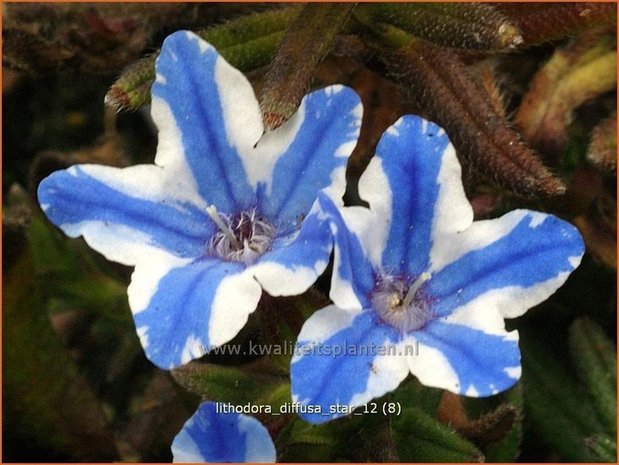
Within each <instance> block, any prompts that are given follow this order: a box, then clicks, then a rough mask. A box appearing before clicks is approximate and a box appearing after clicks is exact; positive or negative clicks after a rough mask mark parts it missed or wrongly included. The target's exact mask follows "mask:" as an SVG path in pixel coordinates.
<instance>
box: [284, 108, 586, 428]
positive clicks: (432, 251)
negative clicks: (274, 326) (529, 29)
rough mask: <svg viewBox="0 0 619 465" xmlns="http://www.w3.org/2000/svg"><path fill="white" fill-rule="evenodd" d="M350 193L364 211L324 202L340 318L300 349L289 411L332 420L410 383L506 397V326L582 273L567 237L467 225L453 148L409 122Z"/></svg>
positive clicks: (540, 222)
mask: <svg viewBox="0 0 619 465" xmlns="http://www.w3.org/2000/svg"><path fill="white" fill-rule="evenodd" d="M359 193H360V196H361V198H362V199H364V200H365V201H367V202H368V203H369V206H370V208H369V209H368V208H364V207H347V208H344V207H339V208H338V207H336V205H335V204H334V203H333V202H332V201H331V200H330V199H328V198H326V197H321V198H320V199H319V202H320V205H321V209H322V210H323V212H324V214H326V215H328V216H329V217H330V218H331V227H332V232H333V234H334V237H335V263H334V271H333V279H332V289H331V299H332V301H333V302H334V304H335V305H332V306H329V307H326V308H324V309H322V310H319V311H318V312H316V313H315V314H313V315H312V316H311V317H310V318H309V319H308V320H307V321H306V322H305V325H304V326H303V328H302V330H301V333H300V334H299V337H298V345H297V353H296V354H295V357H294V358H293V361H292V366H291V377H292V393H293V399H294V400H295V401H298V402H301V403H302V404H308V405H313V406H320V407H321V408H322V415H318V414H305V415H302V416H303V417H304V418H305V419H307V420H308V421H310V422H313V423H321V422H323V421H327V420H329V419H331V418H335V417H337V416H341V415H342V412H345V411H346V409H347V408H348V409H352V408H354V407H357V406H361V405H364V404H366V403H367V402H368V401H370V400H371V399H373V398H377V397H380V396H382V395H384V394H385V393H387V392H390V391H392V390H394V389H396V388H397V387H398V385H399V384H400V383H401V382H402V381H403V380H404V379H405V378H406V377H407V375H408V374H409V373H412V374H413V375H414V376H416V377H417V378H418V379H419V381H420V382H421V383H423V384H425V385H427V386H433V387H438V388H443V389H447V390H449V391H451V392H454V393H457V394H463V395H467V396H472V397H479V396H489V395H493V394H495V393H498V392H500V391H503V390H505V389H507V388H509V387H510V386H512V385H513V384H514V383H515V382H516V381H517V380H518V379H519V377H520V372H521V367H520V351H519V349H518V333H517V331H511V332H508V331H506V329H505V323H504V319H505V318H514V317H518V316H520V315H522V314H523V313H524V312H525V311H526V310H527V309H529V308H530V307H532V306H534V305H536V304H539V303H540V302H542V301H543V300H545V299H546V298H548V297H549V296H550V295H551V294H552V293H553V292H554V291H555V290H556V289H557V288H558V287H559V286H561V285H562V284H563V283H564V282H565V280H566V279H567V277H568V276H569V274H570V273H571V272H572V271H573V270H574V269H575V268H576V267H577V266H578V264H579V263H580V260H581V258H582V255H583V247H584V246H583V242H582V239H581V237H580V235H579V234H578V232H577V231H576V229H575V228H574V227H573V226H571V225H570V224H568V223H566V222H564V221H562V220H560V219H558V218H556V217H554V216H552V215H548V214H543V213H537V212H533V211H527V210H516V211H512V212H510V213H508V214H506V215H504V216H502V217H500V218H498V219H493V220H487V221H478V222H473V211H472V208H471V206H470V204H469V202H468V201H467V199H466V197H465V195H464V190H463V187H462V181H461V170H460V165H459V163H458V160H457V158H456V155H455V152H454V149H453V146H452V145H451V144H450V143H449V140H448V138H447V136H446V134H445V133H444V131H443V130H442V129H441V128H439V127H438V126H436V125H434V124H432V123H429V122H427V121H425V120H423V119H421V118H418V117H413V116H405V117H403V118H401V119H400V120H399V121H398V122H397V123H396V124H395V125H393V126H392V127H390V128H389V129H388V130H387V132H386V133H385V134H384V135H383V137H382V138H381V140H380V142H379V144H378V148H377V154H376V156H375V157H374V158H373V159H372V161H371V162H370V164H369V166H368V168H367V169H366V171H365V173H364V174H363V176H362V177H361V179H360V181H359ZM334 354H336V355H337V354H341V355H337V356H333V355H334ZM338 404H339V407H338ZM342 407H343V408H342ZM329 409H332V410H331V411H332V412H333V411H335V412H336V413H335V414H329ZM337 412H340V413H337Z"/></svg>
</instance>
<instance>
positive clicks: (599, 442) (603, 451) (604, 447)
mask: <svg viewBox="0 0 619 465" xmlns="http://www.w3.org/2000/svg"><path fill="white" fill-rule="evenodd" d="M586 443H587V447H589V450H590V451H591V454H592V456H593V458H594V460H595V461H596V462H609V463H616V462H617V440H616V439H615V437H611V436H607V435H606V434H596V435H595V436H592V437H590V438H587V440H586Z"/></svg>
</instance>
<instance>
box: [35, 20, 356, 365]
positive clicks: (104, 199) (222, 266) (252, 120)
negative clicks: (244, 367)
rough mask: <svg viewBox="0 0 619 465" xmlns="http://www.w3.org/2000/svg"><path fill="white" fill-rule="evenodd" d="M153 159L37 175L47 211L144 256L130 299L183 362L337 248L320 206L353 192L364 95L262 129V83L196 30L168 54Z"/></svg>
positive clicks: (159, 357)
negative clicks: (350, 182)
mask: <svg viewBox="0 0 619 465" xmlns="http://www.w3.org/2000/svg"><path fill="white" fill-rule="evenodd" d="M156 72H157V78H156V82H155V83H154V84H153V88H152V110H151V114H152V118H153V120H154V122H155V124H156V125H157V128H158V130H159V145H158V148H157V155H156V158H155V164H154V165H137V166H133V167H129V168H125V169H117V168H112V167H106V166H97V165H78V166H73V167H71V168H69V169H68V170H66V171H59V172H56V173H53V174H52V175H51V176H49V177H48V178H46V179H45V180H44V181H43V182H42V183H41V185H40V187H39V192H38V195H39V202H40V204H41V206H42V208H43V210H44V211H45V213H46V215H47V216H48V217H49V219H50V220H51V221H52V222H53V223H54V224H56V225H58V226H59V227H60V228H62V230H63V231H64V232H65V233H66V234H67V235H69V236H70V237H78V236H80V235H81V236H83V237H84V239H85V240H86V242H87V243H88V244H89V245H90V246H91V247H92V248H93V249H95V250H97V251H99V252H101V253H102V254H103V255H105V256H106V257H107V258H108V259H109V260H113V261H116V262H119V263H122V264H125V265H131V266H133V265H135V271H134V273H133V276H132V282H131V285H130V286H129V290H128V294H129V304H130V306H131V309H132V312H133V314H134V318H135V324H136V328H137V332H138V334H139V336H140V339H141V341H142V345H143V346H144V349H145V351H146V355H147V356H148V358H149V359H150V360H152V361H153V362H154V363H155V364H157V365H158V366H160V367H163V368H172V367H176V366H178V365H181V364H183V363H186V362H188V361H190V360H191V359H193V358H196V357H200V356H202V355H204V352H205V351H206V350H209V349H210V348H212V347H215V346H219V345H221V344H224V343H226V342H228V341H229V340H230V339H232V338H233V337H234V336H235V335H236V334H237V333H238V332H239V331H240V329H241V328H242V327H243V326H244V325H245V323H246V321H247V319H248V316H249V314H250V313H251V312H253V311H254V310H255V309H256V306H257V304H258V300H259V299H260V295H261V292H262V289H264V290H265V291H266V292H268V293H269V294H271V295H274V296H279V295H295V294H299V293H302V292H304V291H305V290H306V289H307V288H308V287H309V286H311V285H312V283H313V282H314V281H315V279H316V278H317V276H318V275H320V273H322V272H323V271H324V269H325V267H326V265H327V262H328V260H329V255H330V252H331V247H332V239H331V233H330V231H329V227H328V225H327V224H326V223H325V222H323V221H320V220H319V218H318V217H317V214H316V211H315V210H314V211H311V209H312V205H313V204H314V201H315V200H316V197H317V194H318V192H319V191H320V190H321V189H327V190H328V192H330V194H331V195H333V196H334V197H341V196H342V195H343V193H344V187H345V167H346V162H347V158H348V156H349V155H350V153H351V152H352V150H353V148H354V146H355V144H356V141H357V138H358V134H359V128H360V124H361V113H362V107H361V103H360V100H359V97H358V96H357V94H355V92H353V91H352V90H351V89H349V88H346V87H343V86H332V87H327V88H325V89H322V90H318V91H315V92H312V93H311V94H309V95H307V96H306V97H305V98H304V99H303V101H302V103H301V106H300V108H299V111H298V112H297V113H296V114H295V115H293V116H292V118H291V119H290V120H289V121H288V122H287V123H286V124H285V125H283V126H282V127H280V128H278V129H277V130H275V131H273V132H271V133H268V134H266V135H264V136H263V125H262V119H261V114H260V109H259V106H258V102H257V100H256V98H255V96H254V92H253V89H252V87H251V85H250V83H249V82H248V81H247V79H246V78H245V77H244V76H243V74H242V73H241V72H239V71H238V70H236V69H234V68H233V67H232V66H230V65H229V64H228V63H227V62H226V61H225V60H224V59H223V58H222V57H221V56H219V54H218V53H217V52H216V50H215V49H214V48H213V47H211V46H210V45H209V44H208V43H206V42H204V41H203V40H202V39H200V38H199V37H198V36H196V35H195V34H192V33H189V32H185V31H181V32H178V33H175V34H172V35H171V36H169V37H168V38H167V39H166V40H165V42H164V44H163V48H162V50H161V54H160V56H159V58H158V60H157V64H156Z"/></svg>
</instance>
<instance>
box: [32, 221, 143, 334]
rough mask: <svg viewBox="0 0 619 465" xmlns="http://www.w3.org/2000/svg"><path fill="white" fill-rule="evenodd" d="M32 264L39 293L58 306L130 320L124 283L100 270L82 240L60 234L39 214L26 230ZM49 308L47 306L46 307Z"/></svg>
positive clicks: (101, 266)
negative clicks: (38, 285)
mask: <svg viewBox="0 0 619 465" xmlns="http://www.w3.org/2000/svg"><path fill="white" fill-rule="evenodd" d="M28 239H29V242H30V244H31V250H32V256H33V261H34V268H35V272H36V275H37V279H38V283H39V284H40V287H41V289H42V291H43V296H44V298H45V300H46V301H47V302H48V303H52V302H57V304H56V306H57V307H58V308H60V309H61V310H67V309H68V308H84V309H88V310H91V311H95V312H96V313H98V314H104V315H106V316H107V317H109V318H112V319H114V320H119V321H125V322H127V323H132V319H131V312H130V311H129V307H128V301H127V285H126V283H124V282H120V281H119V280H117V279H115V278H113V277H111V276H110V275H109V274H107V273H106V272H104V270H103V268H104V267H105V266H107V264H105V265H104V264H99V263H97V262H96V260H95V254H94V253H93V252H92V250H90V249H89V248H87V247H86V245H85V244H84V243H83V242H82V241H75V240H73V239H68V238H66V237H64V236H61V235H60V234H59V233H57V231H55V230H54V229H52V227H51V226H50V224H49V223H48V222H47V221H46V220H44V219H43V218H42V217H40V216H35V217H34V218H33V219H32V224H31V225H30V228H29V230H28ZM48 308H51V307H48Z"/></svg>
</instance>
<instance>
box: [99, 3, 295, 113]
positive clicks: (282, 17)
mask: <svg viewBox="0 0 619 465" xmlns="http://www.w3.org/2000/svg"><path fill="white" fill-rule="evenodd" d="M299 11H300V7H299V6H296V5H294V6H289V7H286V8H279V9H276V10H271V11H266V12H263V13H255V14H253V15H249V16H243V17H241V18H238V19H236V20H233V21H229V22H227V23H224V24H221V25H218V26H213V27H210V28H208V29H204V30H202V31H199V32H197V34H198V35H199V36H200V37H201V38H203V39H204V40H206V41H207V42H209V43H210V44H211V45H213V46H214V47H216V48H217V49H218V50H219V53H220V54H221V55H222V56H223V57H224V58H225V59H226V60H227V61H228V62H229V63H230V64H232V66H234V67H236V68H238V69H240V70H241V71H249V70H252V69H255V68H258V67H260V66H264V65H266V64H267V63H268V62H269V61H270V60H271V58H272V56H273V54H274V53H275V50H276V49H277V46H278V44H279V43H280V41H281V40H282V38H283V36H284V30H285V29H286V27H287V26H288V25H289V24H290V22H291V21H292V20H293V19H294V18H295V17H296V16H297V15H298V14H299ZM158 55H159V52H156V53H154V54H152V55H150V56H147V57H145V58H142V59H141V60H139V61H137V62H136V63H134V64H132V65H131V66H129V67H128V68H127V69H125V71H123V73H122V74H121V76H120V77H119V78H118V80H117V81H116V82H115V83H114V84H113V85H112V87H111V88H110V90H109V91H108V93H107V95H106V96H105V102H106V104H108V105H110V106H112V107H114V108H116V109H117V110H118V111H121V110H135V109H137V108H139V107H141V106H143V105H146V104H147V103H148V102H150V88H151V85H152V83H153V81H154V80H155V60H156V59H157V56H158Z"/></svg>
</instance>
